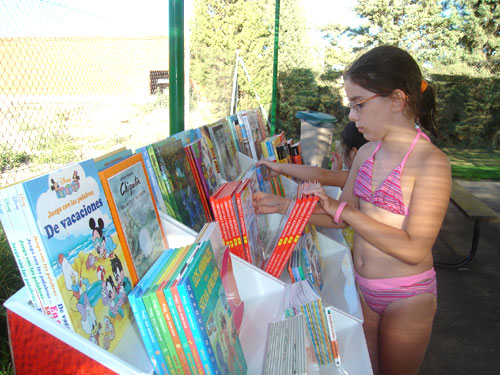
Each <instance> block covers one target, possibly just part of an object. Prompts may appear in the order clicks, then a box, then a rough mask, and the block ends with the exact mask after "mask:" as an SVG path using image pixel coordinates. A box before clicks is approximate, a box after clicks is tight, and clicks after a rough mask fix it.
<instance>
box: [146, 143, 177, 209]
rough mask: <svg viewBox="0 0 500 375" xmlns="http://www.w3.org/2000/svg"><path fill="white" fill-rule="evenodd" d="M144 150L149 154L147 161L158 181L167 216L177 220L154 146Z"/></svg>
mask: <svg viewBox="0 0 500 375" xmlns="http://www.w3.org/2000/svg"><path fill="white" fill-rule="evenodd" d="M146 149H147V151H148V154H149V159H150V161H151V166H152V167H153V171H154V173H155V175H156V180H157V181H158V186H159V188H160V192H161V197H162V199H163V203H165V208H166V210H167V214H168V215H169V216H171V217H173V218H175V219H177V216H176V211H175V210H174V207H173V205H172V200H171V198H170V194H169V190H168V187H167V184H166V182H165V178H164V176H163V174H162V171H161V168H160V165H159V163H158V160H157V159H156V153H155V150H154V146H153V145H152V144H151V145H148V146H146Z"/></svg>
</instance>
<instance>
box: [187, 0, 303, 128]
mask: <svg viewBox="0 0 500 375" xmlns="http://www.w3.org/2000/svg"><path fill="white" fill-rule="evenodd" d="M274 5H275V4H274V2H268V1H262V0H261V1H244V0H232V1H228V0H225V1H220V0H195V3H194V14H195V17H194V24H193V25H192V34H191V48H190V49H191V77H192V80H193V81H194V82H195V83H196V86H197V87H198V88H199V90H200V92H201V95H202V96H204V97H206V98H207V100H208V101H210V102H211V103H212V104H213V105H214V109H215V113H214V116H215V117H214V120H215V119H217V118H220V117H222V116H225V115H228V114H229V107H230V101H231V90H232V80H233V73H234V67H235V62H236V61H235V60H236V50H238V53H239V56H240V57H241V58H242V61H243V63H244V65H245V67H246V69H247V72H248V76H249V78H250V80H251V82H250V81H249V80H248V78H247V76H246V73H245V71H244V70H243V67H242V65H241V64H239V65H238V87H239V91H238V101H239V107H240V108H254V107H257V106H258V104H259V103H257V100H256V94H257V95H258V96H259V97H260V99H261V103H260V104H262V105H263V106H264V107H269V106H270V103H271V91H272V75H273V48H274V13H275V7H274ZM302 13H303V12H301V11H300V8H299V6H298V2H297V0H284V1H281V8H280V28H279V33H280V34H279V59H278V62H279V71H288V70H291V69H294V68H297V67H307V66H308V64H309V60H308V56H307V50H308V45H309V44H308V42H307V40H306V28H305V19H304V17H303V16H302Z"/></svg>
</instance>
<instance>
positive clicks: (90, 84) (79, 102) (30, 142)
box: [0, 0, 169, 187]
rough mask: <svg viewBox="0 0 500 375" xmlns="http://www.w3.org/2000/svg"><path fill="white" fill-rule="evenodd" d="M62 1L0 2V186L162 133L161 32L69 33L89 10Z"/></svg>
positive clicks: (164, 67) (164, 61) (164, 44)
mask: <svg viewBox="0 0 500 375" xmlns="http://www.w3.org/2000/svg"><path fill="white" fill-rule="evenodd" d="M94 3H95V2H94ZM166 3H168V2H166ZM64 4H66V3H64ZM64 4H63V3H57V2H55V1H54V2H50V1H37V2H35V1H30V0H20V1H15V2H14V1H12V2H1V3H0V13H1V15H0V134H1V140H0V187H3V186H6V185H8V184H11V183H14V182H17V181H20V180H23V179H26V178H30V177H32V176H34V175H37V174H40V173H45V172H48V171H49V170H51V169H54V168H57V167H58V166H61V165H64V164H67V163H69V162H74V161H80V160H84V159H88V158H91V157H96V156H99V155H102V154H105V153H107V152H109V151H111V150H113V149H115V148H118V147H121V146H127V147H129V148H131V149H135V148H137V147H139V146H143V145H145V144H148V143H151V142H153V141H155V140H158V139H161V138H165V137H166V136H168V134H169V126H168V90H165V89H166V88H167V87H168V36H167V34H168V33H167V32H164V33H157V35H161V34H163V35H164V36H140V32H137V33H136V35H138V36H135V35H134V33H133V32H132V34H133V35H132V36H107V35H103V36H100V35H90V36H78V35H77V36H73V35H74V34H78V33H79V32H81V29H79V28H77V27H76V26H75V27H72V25H71V20H73V19H75V18H74V16H75V13H76V14H77V16H78V17H77V18H76V19H78V20H85V21H87V28H89V30H91V28H92V23H91V22H92V21H95V20H96V17H98V16H97V15H96V14H94V13H90V12H88V11H85V10H78V9H76V8H71V7H70V6H69V5H71V4H81V3H79V2H76V1H69V2H68V3H67V4H69V5H64ZM141 5H142V4H141ZM136 6H137V5H136ZM137 7H138V6H137ZM138 8H139V7H138ZM96 9H99V8H96ZM153 10H154V9H150V11H153ZM116 12H117V13H116V14H115V15H114V17H120V14H119V12H120V10H119V9H116ZM167 16H168V15H166V17H165V19H168V17H167ZM43 20H45V21H46V22H43ZM99 20H100V21H101V24H105V23H106V22H111V21H112V20H111V19H109V18H106V17H104V18H103V17H101V19H99ZM54 22H55V23H56V24H59V25H60V26H61V27H59V28H55V27H53V23H54ZM76 22H77V21H75V23H76ZM33 23H35V25H33ZM111 23H112V22H111ZM163 25H164V26H163V28H164V29H167V30H168V24H167V22H166V21H164V24H163ZM49 26H51V27H49ZM79 30H80V31H79ZM167 30H165V31H167ZM98 32H99V30H95V33H98ZM117 32H118V30H117ZM103 34H105V33H103ZM66 35H69V36H66Z"/></svg>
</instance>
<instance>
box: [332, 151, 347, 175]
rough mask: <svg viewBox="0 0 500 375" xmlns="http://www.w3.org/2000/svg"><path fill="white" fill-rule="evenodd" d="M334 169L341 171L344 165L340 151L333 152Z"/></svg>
mask: <svg viewBox="0 0 500 375" xmlns="http://www.w3.org/2000/svg"><path fill="white" fill-rule="evenodd" d="M331 160H332V166H331V168H330V169H331V170H332V171H341V170H342V167H343V166H344V161H343V160H342V156H340V154H339V153H338V152H332V158H331Z"/></svg>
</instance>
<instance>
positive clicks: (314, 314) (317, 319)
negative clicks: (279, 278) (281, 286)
mask: <svg viewBox="0 0 500 375" xmlns="http://www.w3.org/2000/svg"><path fill="white" fill-rule="evenodd" d="M285 290H286V292H285V296H286V298H285V316H286V317H291V316H295V315H297V314H300V313H302V314H304V316H305V318H306V323H307V330H308V334H309V337H310V338H311V341H312V344H313V347H314V352H315V355H316V358H317V361H318V363H319V364H320V365H326V364H328V363H332V362H333V361H334V356H333V352H332V345H331V341H330V339H329V335H328V323H327V320H326V315H325V311H324V309H323V304H322V300H321V296H320V295H319V294H318V292H317V291H316V290H315V289H314V288H313V287H312V285H311V284H310V282H309V281H308V280H303V281H299V282H296V283H293V284H286V285H285Z"/></svg>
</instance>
